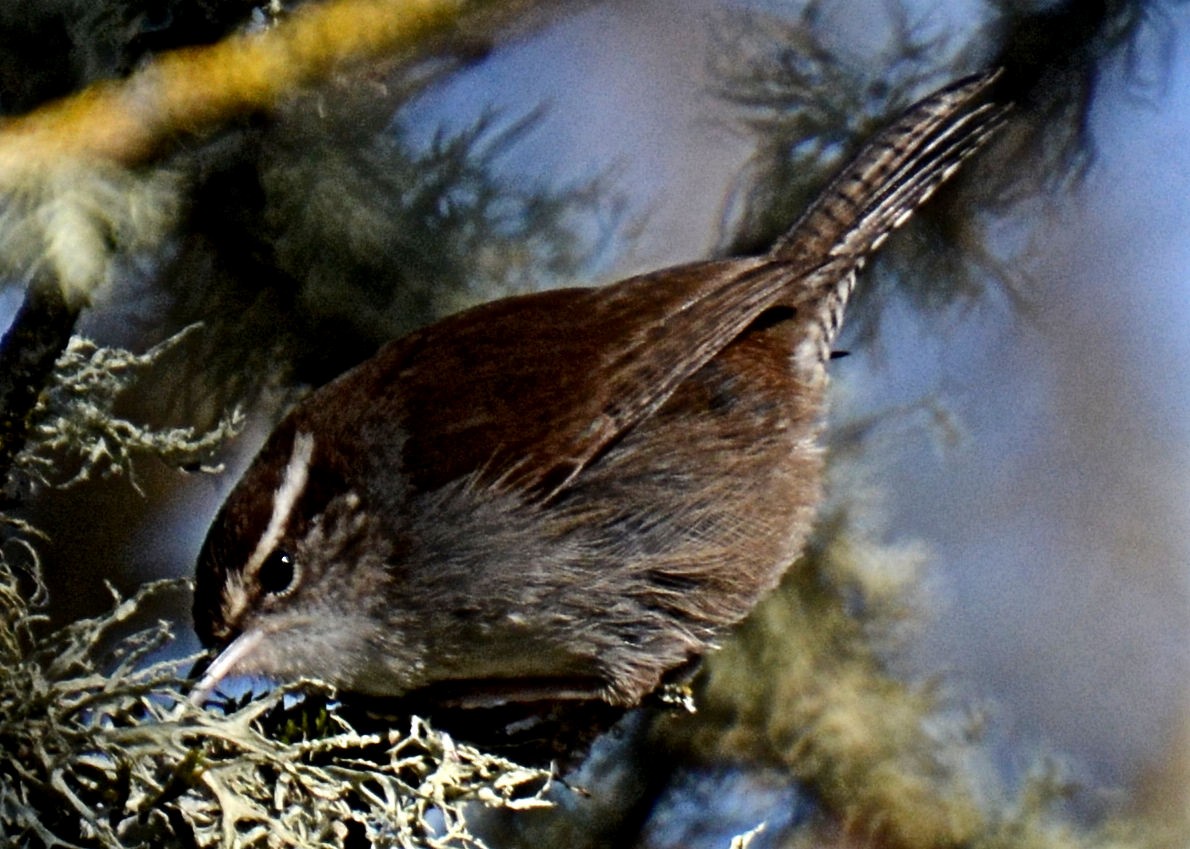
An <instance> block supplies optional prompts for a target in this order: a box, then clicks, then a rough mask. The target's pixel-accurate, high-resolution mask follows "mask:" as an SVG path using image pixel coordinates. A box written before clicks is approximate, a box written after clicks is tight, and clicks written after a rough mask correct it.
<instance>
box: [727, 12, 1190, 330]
mask: <svg viewBox="0 0 1190 849" xmlns="http://www.w3.org/2000/svg"><path fill="white" fill-rule="evenodd" d="M1179 2H1181V0H1114V2H1109V0H1093V2H1071V3H1049V4H1038V3H1036V2H1031V0H992V2H989V3H987V4H986V6H985V8H984V10H983V13H982V14H983V17H982V20H981V23H980V26H979V28H978V31H977V32H978V36H977V37H975V38H971V37H970V34H967V36H966V40H960V39H959V37H958V34H956V33H955V32H952V31H949V30H946V29H942V28H940V27H937V26H932V25H930V23H929V21H930V18H931V16H930V14H929V10H928V8H919V7H917V6H915V5H914V4H911V3H909V2H906V0H886V2H884V3H883V4H875V6H876V9H875V12H876V13H877V14H880V15H881V16H882V18H883V20H882V22H881V24H882V25H881V26H880V27H879V30H880V32H881V35H882V41H881V42H880V43H879V44H878V46H877V47H876V48H875V50H876V51H877V52H876V55H873V53H872V51H873V47H872V46H871V44H869V43H866V42H862V41H861V42H856V41H852V40H848V39H847V38H840V36H839V33H838V29H837V21H835V20H833V19H832V18H831V16H830V15H829V14H828V13H829V12H830V11H831V4H825V3H823V2H821V0H808V2H805V3H803V4H799V6H800V12H799V13H798V14H797V15H791V14H790V11H789V4H787V3H782V2H773V0H756V2H752V3H746V4H744V6H743V9H742V10H739V11H733V12H732V13H730V14H728V15H726V16H725V19H724V24H723V26H722V27H720V28H719V29H718V30H717V33H718V38H719V44H718V47H717V49H716V53H715V55H716V64H715V66H714V68H713V73H714V75H715V76H716V78H717V79H718V80H719V81H720V84H719V85H720V87H719V94H720V96H721V97H723V98H724V99H725V100H726V101H727V102H729V103H731V104H733V105H734V106H735V107H737V109H738V110H739V114H740V116H741V117H740V121H741V123H742V124H743V126H744V127H746V128H747V132H748V134H749V135H750V136H751V137H753V139H754V149H753V153H752V156H751V157H750V159H749V161H748V163H747V165H746V167H745V169H744V171H743V173H742V174H741V175H740V177H739V179H738V180H737V183H736V187H735V189H734V191H733V193H732V196H731V197H730V198H729V199H728V202H727V205H726V211H725V213H724V218H723V227H722V229H723V233H724V236H723V240H722V244H721V245H720V248H719V252H720V253H723V254H734V253H755V252H758V251H761V250H764V249H767V247H768V246H769V245H770V244H772V243H773V241H774V240H775V239H776V238H777V236H779V235H780V234H781V233H783V232H784V231H785V229H787V228H788V226H789V223H790V222H791V221H794V220H796V218H797V215H798V214H799V213H800V212H801V210H803V209H805V208H806V206H807V204H808V203H809V202H810V200H811V199H812V198H813V197H814V195H815V193H816V192H817V191H818V189H819V188H820V187H821V185H822V183H823V181H824V180H825V178H826V177H827V176H828V175H829V174H830V173H831V172H832V171H833V170H835V169H836V168H838V167H840V166H841V165H842V164H843V163H844V162H846V161H847V160H848V159H849V158H850V157H851V156H853V155H854V154H855V153H856V152H857V151H858V149H859V147H860V146H861V145H862V143H863V142H864V140H865V139H867V138H869V137H870V136H871V135H872V133H873V132H874V131H875V130H877V129H878V128H880V127H882V126H883V125H884V124H886V123H887V121H888V120H889V119H890V117H891V116H893V115H896V114H897V113H899V112H900V111H901V110H903V109H904V108H905V107H906V106H907V105H908V104H910V103H912V102H913V101H915V100H916V99H918V98H919V97H921V96H922V95H923V94H925V93H926V92H928V91H930V90H932V89H934V88H936V87H938V86H939V85H940V84H942V83H943V82H945V81H947V80H949V79H954V78H955V77H957V76H959V75H961V74H963V73H970V72H973V71H976V70H978V69H980V68H986V67H997V66H999V67H1003V68H1005V69H1006V73H1005V75H1004V77H1003V78H1002V80H1001V82H1000V84H999V86H998V88H999V92H1000V96H1001V97H1002V98H1003V99H1004V100H1009V101H1012V102H1014V103H1015V104H1016V109H1015V111H1014V115H1013V119H1012V121H1011V123H1010V125H1009V127H1008V128H1007V129H1006V130H1003V131H1001V132H1000V133H999V135H998V137H997V138H996V139H995V140H994V141H993V143H992V145H991V146H990V148H989V149H988V150H986V151H983V152H982V153H981V154H980V155H979V156H978V157H977V158H976V160H975V161H973V162H972V163H969V164H968V165H967V166H966V167H965V168H964V169H963V171H962V172H961V173H960V174H959V175H958V176H957V178H956V179H955V180H954V181H952V183H951V184H950V185H949V186H948V187H947V188H946V190H944V191H943V192H940V193H939V195H938V197H936V198H933V199H932V200H931V201H930V203H929V204H927V205H926V207H925V208H923V209H922V210H920V211H918V212H917V213H915V215H914V217H913V220H912V222H911V224H910V225H909V226H907V227H905V228H904V230H903V231H902V232H899V233H897V234H896V235H895V236H894V237H893V238H892V239H890V240H889V243H888V244H887V245H886V246H885V247H884V248H882V249H881V251H880V253H879V254H878V256H877V257H876V259H875V262H874V263H873V266H872V268H871V269H870V270H869V271H868V272H867V273H866V274H865V280H864V284H863V285H862V286H859V287H858V288H857V290H856V295H855V302H856V303H855V304H853V306H852V308H851V310H850V311H849V315H848V335H849V337H850V338H853V339H860V340H864V339H870V338H871V337H872V335H873V334H874V333H875V332H876V330H877V329H878V326H879V316H880V314H881V312H882V310H881V309H880V308H879V307H878V306H877V305H876V303H878V302H879V301H880V300H882V299H884V298H887V297H888V296H889V295H890V294H891V293H892V292H893V291H896V292H897V293H898V294H900V295H903V296H904V297H906V298H907V299H908V300H909V302H910V303H911V304H913V305H914V306H915V307H917V308H919V309H926V310H938V309H940V308H944V307H955V306H957V307H959V308H961V307H963V306H965V305H967V304H970V303H972V302H974V301H975V300H976V299H978V298H981V297H983V296H985V295H987V294H989V292H993V293H995V294H996V295H997V296H998V297H1000V298H1002V299H1005V300H1007V301H1009V302H1010V303H1011V304H1012V305H1013V306H1014V307H1015V308H1016V309H1018V310H1020V309H1027V307H1028V300H1029V297H1028V294H1027V293H1028V291H1029V288H1030V287H1029V276H1028V275H1029V273H1028V265H1029V259H1030V257H1031V256H1032V255H1034V253H1035V252H1040V251H1042V250H1043V247H1042V246H1040V245H1037V244H1035V242H1034V239H1033V235H1032V233H1031V232H1030V231H1029V229H1028V226H1027V225H1026V224H1022V222H1024V221H1028V220H1029V218H1030V215H1029V212H1030V210H1036V209H1037V208H1038V207H1039V206H1044V205H1046V204H1049V203H1052V202H1053V201H1054V200H1055V199H1058V198H1060V197H1061V196H1063V195H1065V194H1067V193H1068V192H1070V191H1071V190H1073V189H1074V188H1075V187H1077V185H1078V184H1079V181H1080V179H1081V177H1082V176H1083V175H1084V174H1085V173H1086V172H1087V169H1088V168H1089V167H1090V166H1091V164H1092V163H1093V161H1094V155H1095V143H1094V139H1093V136H1092V132H1091V117H1092V111H1093V108H1094V105H1095V94H1096V92H1097V90H1098V88H1099V85H1100V78H1101V76H1102V74H1103V73H1104V72H1105V70H1107V69H1110V68H1111V67H1113V65H1115V64H1116V63H1117V62H1122V63H1123V65H1124V67H1125V69H1126V71H1127V74H1128V80H1129V82H1130V84H1131V85H1133V86H1134V87H1135V88H1136V90H1137V91H1138V93H1141V94H1143V93H1144V92H1152V91H1154V90H1157V89H1159V88H1160V87H1161V85H1162V81H1163V80H1164V79H1165V77H1166V75H1167V73H1168V67H1167V66H1168V63H1169V62H1170V61H1171V60H1172V56H1173V38H1174V30H1173V27H1172V23H1171V21H1170V20H1169V18H1168V14H1167V12H1166V9H1167V8H1168V7H1170V6H1172V5H1175V4H1176V3H1179ZM1152 42H1156V43H1157V44H1158V45H1159V49H1158V50H1156V51H1152V50H1146V49H1142V48H1146V47H1149V46H1150V45H1151V43H1152ZM1154 52H1155V53H1156V55H1157V56H1159V57H1160V62H1159V63H1158V65H1157V66H1156V67H1154V64H1153V63H1152V62H1151V61H1148V62H1146V61H1144V60H1142V58H1141V57H1142V56H1148V55H1151V54H1153V53H1154ZM1010 217H1011V218H1012V221H1013V223H1012V224H1009V223H1008V219H1009V218H1010ZM1037 217H1039V216H1037ZM923 269H928V271H924V272H923ZM873 302H876V303H873Z"/></svg>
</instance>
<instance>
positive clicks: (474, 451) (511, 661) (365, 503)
mask: <svg viewBox="0 0 1190 849" xmlns="http://www.w3.org/2000/svg"><path fill="white" fill-rule="evenodd" d="M994 78H995V74H984V75H980V76H977V77H972V78H968V79H965V80H962V81H959V82H957V83H954V84H952V85H950V86H948V87H946V88H943V89H941V90H940V91H938V92H936V93H935V94H933V95H931V96H929V97H927V98H926V99H924V100H922V101H920V102H919V103H917V104H916V105H914V106H912V107H910V108H909V109H908V110H907V111H906V112H905V113H904V114H903V115H902V116H901V117H900V118H899V119H898V120H897V121H896V122H895V123H893V124H892V125H891V126H890V127H889V128H887V129H886V130H884V131H883V132H881V133H880V134H878V135H877V136H876V137H875V139H874V140H873V141H871V142H870V143H869V144H868V145H867V146H866V147H865V148H864V149H863V150H862V151H861V152H860V154H859V155H858V156H857V157H856V158H855V159H854V160H853V161H852V162H851V163H850V164H849V165H847V166H846V168H844V169H843V170H842V172H841V173H840V174H839V175H838V176H837V177H836V178H835V179H834V181H833V182H831V183H830V184H829V185H828V186H827V188H826V189H825V191H823V193H822V194H821V195H820V196H819V197H818V199H817V200H816V201H815V202H814V203H813V204H812V205H811V206H810V208H809V209H808V210H807V211H806V212H805V213H804V214H803V215H802V217H801V218H800V220H798V222H797V223H796V224H795V225H794V227H793V228H792V229H791V230H790V231H789V232H788V234H787V235H786V236H784V237H783V238H782V239H781V240H780V241H778V242H777V244H776V245H775V246H774V247H773V248H772V249H771V250H770V251H769V252H768V253H766V254H764V255H763V256H757V257H749V258H738V259H726V260H719V261H707V262H698V263H693V264H689V265H681V266H677V267H674V268H667V269H664V270H661V271H656V272H653V273H650V274H645V275H642V276H638V277H632V278H629V279H627V280H622V281H620V282H618V283H615V284H612V285H609V286H605V287H601V288H573V289H562V290H553V291H544V292H540V293H537V294H530V295H524V296H518V297H512V298H506V299H503V300H498V301H494V302H492V303H487V304H484V305H481V306H478V307H475V308H472V309H469V310H466V311H465V312H461V313H459V314H457V315H454V316H451V317H449V318H446V319H445V320H442V321H439V322H437V323H436V324H433V325H430V326H428V327H425V328H423V329H421V330H418V331H416V332H414V333H412V334H410V335H408V336H405V337H404V338H401V339H398V340H395V341H393V342H390V343H388V344H387V345H385V346H384V347H383V348H381V349H380V351H379V352H378V353H377V354H376V355H375V356H373V357H372V358H371V359H369V360H367V361H366V362H364V363H362V364H360V365H358V366H356V367H355V368H353V369H352V370H350V371H348V372H347V373H345V374H343V375H342V376H340V377H339V378H337V379H336V380H334V381H332V382H331V383H329V384H327V385H326V386H324V387H322V388H320V389H318V390H316V391H314V392H313V393H311V394H310V395H308V396H307V397H306V398H305V399H304V400H303V401H301V402H300V403H298V404H297V405H296V406H295V407H294V408H293V410H292V411H291V412H290V413H289V414H288V415H287V416H286V417H285V418H284V419H283V420H282V421H281V423H280V424H279V425H278V426H277V428H276V430H275V431H274V432H273V433H272V435H271V436H270V437H269V439H268V440H267V442H266V443H265V445H264V447H263V448H262V450H261V451H260V453H259V455H258V456H257V457H256V459H255V460H254V461H253V463H252V464H251V466H250V468H249V469H248V470H247V472H246V473H245V474H244V476H243V478H242V479H241V480H240V481H239V483H238V484H237V485H236V486H235V488H234V489H233V490H232V492H231V494H230V495H229V496H228V498H227V501H226V503H225V504H224V505H223V507H222V509H221V510H220V511H219V513H218V515H217V516H216V518H215V520H214V523H213V525H212V526H211V529H210V531H209V533H208V535H207V538H206V541H205V543H204V545H203V547H202V551H201V553H200V555H199V560H198V567H197V583H196V589H195V599H194V618H195V625H196V627H197V630H198V633H199V635H200V637H201V638H202V641H203V643H204V644H206V645H207V646H214V647H219V648H221V649H222V653H221V654H219V656H218V657H217V659H216V660H215V661H214V662H213V663H212V664H211V666H210V667H209V668H208V670H207V673H206V675H205V677H204V678H203V679H202V681H201V682H200V683H199V685H198V688H197V691H196V696H197V697H198V698H200V699H201V698H203V697H205V696H206V695H207V694H209V693H210V692H211V691H212V690H213V689H214V688H215V687H216V686H217V685H218V684H219V683H220V681H222V680H223V679H224V678H226V677H227V676H230V675H243V674H255V675H263V676H268V677H272V678H276V679H293V678H296V677H301V676H310V677H315V678H319V679H322V680H324V681H326V682H329V683H330V684H332V685H334V686H336V687H338V688H341V689H344V690H348V691H356V692H361V693H366V694H372V695H380V696H401V695H405V694H411V693H417V692H427V691H432V692H437V693H442V694H443V696H442V698H443V699H444V700H445V701H449V703H450V704H452V705H455V706H463V707H469V706H477V707H484V706H493V705H501V704H508V703H517V702H530V701H537V700H571V699H588V700H602V701H604V702H606V703H609V704H611V705H617V706H631V705H635V704H637V703H639V702H640V700H641V699H642V698H643V697H644V696H646V695H647V694H649V693H650V692H651V691H653V690H655V689H656V688H657V687H658V685H659V683H660V682H661V681H662V679H663V677H664V676H665V675H666V674H667V673H668V672H670V671H671V670H674V669H676V668H678V667H681V666H682V665H683V664H685V663H687V662H688V661H689V660H690V659H691V658H694V657H696V656H698V655H700V654H702V653H703V652H705V651H706V650H707V649H708V648H710V647H712V646H713V645H714V643H715V641H716V639H717V638H719V637H721V636H722V635H723V633H724V631H725V629H727V628H728V627H729V626H731V625H732V624H734V623H736V622H738V621H739V620H740V619H742V618H743V617H744V616H745V615H746V614H747V613H748V612H749V611H750V610H751V609H752V608H753V606H754V605H755V604H756V603H757V601H758V600H759V599H760V598H761V597H762V596H764V595H765V593H767V592H769V591H770V590H771V589H773V587H774V586H775V585H776V584H777V582H778V580H779V579H780V577H781V575H782V573H783V572H784V571H785V570H786V569H787V568H788V567H789V565H790V564H791V563H792V562H793V561H794V559H795V558H796V557H797V555H798V554H799V552H800V551H801V548H802V546H803V544H804V542H805V539H806V536H807V534H808V532H809V531H810V529H811V527H812V525H813V522H814V516H815V508H816V505H817V504H818V503H819V501H820V498H821V473H822V466H823V456H822V451H821V449H820V447H819V444H818V438H819V433H820V430H821V429H822V418H823V402H824V393H825V390H826V386H827V371H826V367H827V363H828V361H829V359H830V354H831V343H832V341H833V340H834V339H835V337H836V335H837V334H838V332H839V328H840V325H841V323H842V320H843V312H844V307H845V306H846V304H847V300H848V296H849V295H850V294H851V291H852V287H853V285H854V283H855V277H856V273H857V271H859V270H860V268H861V266H862V265H863V264H864V261H865V259H866V258H867V257H868V256H869V255H870V254H871V252H872V251H874V250H875V249H876V248H877V247H878V246H879V245H880V243H881V242H882V241H883V240H884V239H885V237H886V236H887V235H888V234H889V232H891V231H892V230H893V229H894V228H895V227H897V226H899V225H900V224H901V223H903V222H904V221H905V220H906V219H907V218H908V217H909V215H910V214H911V213H912V212H913V210H914V209H915V208H916V207H917V206H918V205H919V204H921V203H922V202H923V201H924V200H925V199H926V198H927V197H928V196H929V195H930V194H931V193H932V192H933V191H934V190H935V189H936V188H937V187H938V186H939V185H940V184H941V183H943V182H944V181H945V180H946V179H947V178H948V177H949V176H950V175H951V174H952V173H953V172H954V171H955V170H956V169H957V168H958V167H959V165H960V164H961V163H962V162H963V161H964V160H965V159H966V158H967V157H969V156H970V155H971V154H972V153H973V152H975V151H976V150H977V149H978V148H979V147H980V146H981V145H982V144H983V142H984V141H985V140H986V138H987V137H988V136H989V135H990V134H991V133H992V132H993V131H994V129H995V128H996V127H997V126H998V125H999V124H1000V123H1001V122H1002V119H1003V115H1004V111H1005V107H1002V106H999V105H996V104H995V103H994V102H990V101H991V100H992V98H990V97H989V94H990V92H989V89H990V87H991V85H992V82H993V80H994Z"/></svg>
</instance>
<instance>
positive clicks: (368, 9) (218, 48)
mask: <svg viewBox="0 0 1190 849" xmlns="http://www.w3.org/2000/svg"><path fill="white" fill-rule="evenodd" d="M471 5H475V4H474V2H472V3H468V2H465V0H328V2H325V3H316V4H312V5H308V6H304V7H302V8H300V9H298V10H297V11H296V12H295V13H294V14H293V15H292V17H290V18H288V19H286V20H284V21H282V23H280V24H279V25H277V26H276V27H273V28H271V29H268V30H265V31H261V32H255V33H243V34H239V35H235V36H231V37H229V38H226V39H224V40H223V41H221V42H218V43H216V44H213V45H210V46H205V47H191V48H185V49H181V50H176V51H173V52H171V53H166V54H162V55H161V56H158V57H157V58H155V59H154V60H152V61H150V62H149V64H148V65H147V66H146V67H144V68H143V69H142V70H140V71H138V72H137V73H135V74H133V75H132V76H130V77H129V78H128V79H125V80H120V81H105V82H101V83H96V84H94V85H92V86H90V87H88V88H87V89H84V90H83V91H81V92H79V93H78V94H76V95H73V96H71V97H68V98H66V99H63V100H60V101H56V102H54V103H51V104H49V105H47V106H44V107H42V108H40V109H37V110H35V111H34V112H32V113H29V114H28V115H24V116H21V117H18V118H14V119H10V120H8V121H7V122H5V123H3V124H0V174H3V173H11V171H10V169H14V168H15V169H18V170H19V169H24V168H28V167H30V166H36V165H42V164H49V163H52V162H54V161H57V160H60V159H62V158H67V159H73V160H79V159H83V160H95V159H98V160H106V161H109V162H113V163H119V164H123V165H134V164H137V163H141V162H144V161H145V160H147V159H150V158H152V157H153V156H154V155H155V154H157V153H158V152H159V151H160V150H161V149H162V148H163V147H164V146H165V144H166V143H167V142H168V141H169V140H171V139H172V138H174V137H175V136H177V135H178V134H179V133H190V132H200V131H203V130H209V129H213V128H215V127H218V126H220V125H221V124H223V123H226V122H227V121H228V120H230V119H232V118H234V117H236V116H238V115H242V114H244V113H247V112H251V111H254V110H258V109H265V108H268V107H270V106H273V105H274V104H276V103H277V102H278V101H279V100H280V99H282V98H284V97H285V96H286V95H288V94H290V93H292V92H293V91H294V90H295V89H298V88H300V87H302V86H304V85H308V84H310V83H314V82H318V81H320V80H323V79H325V78H326V77H327V76H328V75H329V74H330V73H332V72H333V71H335V70H336V69H339V68H342V67H344V66H346V65H350V64H355V63H359V62H364V61H367V60H369V59H376V58H378V57H381V56H385V55H389V54H392V53H394V52H396V51H398V50H400V49H402V48H405V47H408V46H410V45H413V44H416V43H418V42H419V41H421V40H422V39H424V38H425V37H426V36H428V35H431V34H433V33H435V32H438V31H441V30H443V29H445V28H446V27H448V26H449V25H450V24H451V23H452V22H454V21H455V20H456V19H457V17H458V15H459V13H460V12H462V11H463V10H464V9H465V7H467V6H471Z"/></svg>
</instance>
